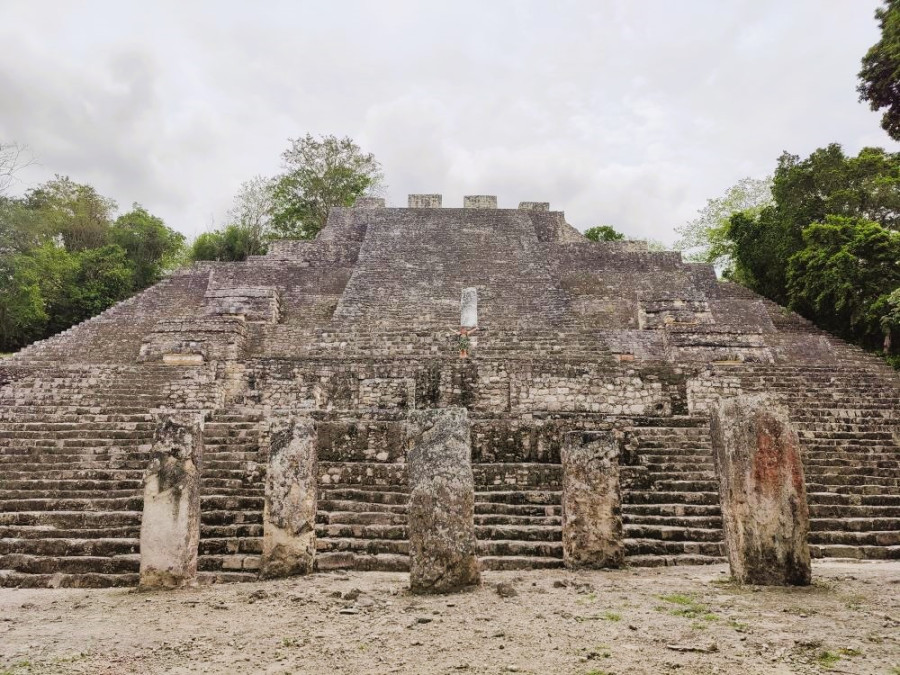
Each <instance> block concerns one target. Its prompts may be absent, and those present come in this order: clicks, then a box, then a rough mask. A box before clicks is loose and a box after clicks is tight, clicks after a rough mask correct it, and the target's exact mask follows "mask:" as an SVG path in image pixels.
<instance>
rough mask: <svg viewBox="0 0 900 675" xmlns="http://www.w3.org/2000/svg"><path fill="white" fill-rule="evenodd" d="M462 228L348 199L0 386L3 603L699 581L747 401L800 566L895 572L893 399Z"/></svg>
mask: <svg viewBox="0 0 900 675" xmlns="http://www.w3.org/2000/svg"><path fill="white" fill-rule="evenodd" d="M464 203H465V208H443V207H442V198H441V195H433V194H428V195H410V198H409V208H387V207H385V206H384V202H383V200H379V199H373V198H367V199H361V200H359V201H358V203H357V204H356V206H355V207H354V208H335V209H332V211H331V213H330V215H329V218H328V223H327V225H326V227H325V228H324V229H323V230H322V232H321V233H320V234H319V236H318V238H316V239H315V240H313V241H288V240H284V241H276V242H272V244H271V245H270V247H269V251H268V253H267V254H266V255H264V256H253V257H251V258H250V259H248V260H247V261H245V262H240V263H197V264H194V265H193V266H191V267H189V268H186V269H182V270H179V271H177V272H175V273H174V274H172V275H171V276H170V277H168V278H167V279H165V280H164V281H162V282H161V283H159V284H157V285H156V286H153V287H151V288H149V289H147V290H146V291H144V292H143V293H141V294H139V295H137V296H135V297H133V298H131V299H129V300H127V301H125V302H123V303H120V304H118V305H116V306H115V307H112V308H111V309H109V310H108V311H106V312H104V313H103V314H101V315H99V316H97V317H95V318H93V319H91V320H89V321H86V322H84V323H82V324H80V325H78V326H75V327H73V328H71V329H69V330H67V331H65V332H64V333H62V334H60V335H57V336H55V337H52V338H50V339H48V340H45V341H43V342H39V343H36V344H34V345H32V346H30V347H28V348H26V349H24V350H22V351H21V352H19V353H18V354H16V355H14V356H12V357H10V358H7V359H4V360H3V361H2V362H0V462H2V470H0V585H4V586H53V587H57V586H79V587H88V586H119V585H121V586H128V585H137V584H138V583H141V584H144V585H181V584H183V583H193V582H196V581H198V582H201V583H211V582H225V581H244V580H253V579H257V578H259V577H260V575H263V576H279V575H283V574H296V573H305V572H308V571H312V570H333V569H341V568H352V569H357V570H400V571H407V570H410V569H411V568H412V569H413V570H414V578H413V584H414V585H416V586H418V587H419V588H420V589H421V590H423V591H424V592H428V590H429V589H431V588H435V589H436V590H438V591H440V590H445V588H444V587H445V586H446V587H447V588H451V587H452V588H455V587H459V586H464V585H466V584H471V583H477V580H478V578H479V575H480V572H481V571H482V570H496V569H522V568H547V567H561V566H563V565H570V566H573V567H584V566H586V567H596V566H606V565H609V564H614V565H617V564H622V562H623V561H624V563H625V564H629V565H633V566H654V565H680V564H700V563H712V562H723V561H724V560H725V554H726V552H725V548H724V547H725V537H724V534H723V522H722V513H721V512H720V506H719V505H720V484H719V480H718V478H717V474H716V463H715V460H714V448H713V439H712V437H711V427H710V421H711V412H710V411H711V410H712V409H713V407H714V406H719V403H720V401H722V400H723V399H728V400H732V401H733V400H734V399H737V400H738V401H740V400H741V398H742V397H747V396H750V397H752V396H754V395H757V394H765V395H766V397H767V400H771V401H772V405H773V406H774V405H777V406H778V409H779V410H781V411H785V412H784V419H783V420H782V418H781V417H779V418H778V420H782V421H781V422H779V424H782V422H783V424H785V425H786V424H788V423H789V424H790V429H791V430H792V431H791V432H790V433H791V434H795V436H794V435H790V436H784V434H787V432H784V434H782V436H784V437H785V438H787V440H784V441H782V440H778V443H779V445H778V448H782V446H784V447H787V448H788V449H789V450H790V453H788V454H787V455H785V453H784V452H782V451H781V450H779V453H780V454H779V453H775V454H773V453H771V452H770V453H769V454H768V455H765V456H766V457H775V456H782V455H785V456H788V455H789V456H790V457H791V458H792V461H800V462H802V471H799V470H795V471H794V472H793V474H791V475H793V476H800V480H801V481H804V483H803V484H801V485H799V486H798V485H794V488H798V487H799V488H802V487H805V499H806V502H807V503H808V550H809V554H810V555H811V556H812V558H821V557H838V558H866V559H888V558H891V559H898V558H900V378H898V375H897V373H896V372H894V371H892V370H891V369H890V368H888V367H887V366H886V365H885V364H884V363H882V362H881V361H879V360H878V359H876V358H874V357H872V356H870V355H867V354H866V353H864V352H863V351H861V350H860V349H858V348H856V347H853V346H850V345H848V344H846V343H844V342H842V341H841V340H839V339H837V338H835V337H833V336H831V335H828V334H826V333H824V332H822V331H820V330H818V329H816V328H815V327H814V326H812V325H811V324H810V323H809V322H807V321H806V320H804V319H802V318H801V317H799V316H797V315H796V314H793V313H791V312H789V311H787V310H785V309H784V308H782V307H779V306H777V305H775V304H773V303H771V302H768V301H766V300H765V299H763V298H761V297H759V296H757V295H755V294H754V293H752V292H750V291H748V290H746V289H745V288H742V287H741V286H738V285H735V284H732V283H724V282H720V281H718V280H717V279H716V275H715V273H714V270H713V268H712V267H711V266H709V265H702V264H690V263H685V262H684V261H682V259H681V255H680V254H679V253H674V252H651V251H649V250H647V247H646V245H645V244H641V243H639V242H627V241H625V242H599V243H598V242H591V241H588V240H586V239H585V238H584V237H583V236H582V235H581V234H580V233H579V232H578V231H577V230H575V229H574V228H573V227H571V226H570V225H568V224H567V223H566V220H565V217H564V215H563V213H562V212H560V211H552V210H550V207H549V205H548V204H547V203H545V202H523V203H522V204H521V205H519V207H518V208H512V209H509V208H497V199H496V197H493V196H487V195H476V196H471V197H466V198H465V202H464ZM464 291H465V293H464ZM461 327H465V328H466V329H467V331H463V332H460V329H461ZM476 327H477V330H473V331H471V332H469V331H468V329H470V328H476ZM463 338H465V340H468V342H467V343H466V345H467V353H466V354H465V355H463V354H461V351H462V342H463V341H464V340H463ZM460 356H465V358H460ZM738 406H739V407H740V404H738ZM730 409H731V408H729V407H728V406H721V407H718V408H716V410H717V412H716V415H718V416H719V417H718V418H717V419H720V418H722V416H723V415H724V416H725V418H727V416H728V414H729V413H728V412H727V411H728V410H730ZM441 411H443V412H441ZM722 419H724V418H722ZM722 419H720V426H719V427H717V428H723V427H722V425H723V424H724V425H725V427H724V428H727V426H728V422H727V419H726V420H725V421H722ZM780 428H781V427H779V429H780ZM723 433H724V432H723ZM779 433H782V432H781V431H779ZM782 436H778V438H779V439H781V437H782ZM723 438H725V437H724V436H723ZM726 441H727V439H726ZM726 441H723V443H726ZM727 442H729V443H732V445H735V444H736V443H737V441H734V442H732V441H727ZM179 444H181V445H179ZM442 444H445V445H442ZM796 444H799V449H798V448H797V447H796ZM726 445H727V444H726ZM443 447H446V448H447V452H446V453H442V450H441V448H443ZM723 447H725V446H723ZM729 447H730V446H729ZM726 449H727V448H726ZM723 452H724V451H723ZM728 452H731V454H727V453H726V454H722V457H723V458H724V459H721V460H720V461H721V462H725V463H726V464H727V463H728V462H738V461H741V462H746V461H755V460H752V457H754V456H756V455H752V453H751V455H750V456H751V460H745V459H741V457H744V456H745V455H746V452H745V455H741V456H740V457H738V459H734V460H733V459H732V457H737V455H735V454H734V453H735V452H737V451H731V450H728ZM748 452H749V451H748ZM798 458H799V459H798ZM408 460H409V461H408ZM766 461H768V460H766ZM598 462H599V463H598ZM729 466H730V465H729ZM736 466H737V468H736V469H733V470H732V473H733V474H734V476H737V477H738V478H734V479H733V481H737V480H738V479H739V478H740V476H744V475H745V473H746V472H745V473H739V470H740V471H743V470H744V468H745V464H741V465H736ZM741 467H744V468H741ZM726 468H727V467H726ZM789 468H790V467H789ZM795 468H796V467H795ZM729 470H731V469H729ZM783 475H785V474H784V467H776V468H774V469H773V473H772V476H774V477H775V478H772V480H771V481H770V483H771V484H774V481H776V479H777V480H782V478H780V477H781V476H783ZM770 483H763V485H767V484H770ZM729 485H732V484H731V483H730V484H729ZM779 485H780V483H779ZM729 489H731V488H729ZM734 489H735V490H736V489H737V488H734ZM567 491H568V492H567ZM795 492H796V493H797V494H800V493H802V492H803V490H795ZM728 494H731V492H729V493H728ZM735 494H737V493H735ZM791 494H794V493H791ZM738 498H739V497H738ZM791 498H792V499H793V497H791ZM785 499H787V498H785ZM782 501H784V500H782ZM431 504H435V505H437V506H438V507H439V509H435V510H433V511H432V510H430V508H431V507H430V506H429V505H431ZM738 514H739V516H740V514H744V515H746V511H743V512H738ZM739 516H735V517H736V518H737V517H739ZM167 519H168V520H167ZM142 521H143V527H142ZM736 522H737V521H736ZM804 523H805V521H804ZM736 527H737V526H736ZM742 527H745V526H744V525H742ZM437 528H446V529H442V530H441V533H437V531H436V529H437ZM736 531H737V530H736ZM740 531H744V530H740ZM752 531H753V533H754V534H753V536H761V537H764V536H765V532H769V531H773V528H772V527H769V528H768V529H766V528H764V527H760V528H757V529H754V530H752ZM797 531H799V530H797ZM448 533H449V534H448ZM759 533H763V534H759ZM802 534H803V538H804V539H806V538H807V534H806V530H805V529H804V530H803V531H802ZM142 545H143V546H144V547H145V550H144V551H143V553H144V560H143V561H142V555H141V553H142V551H141V547H142ZM442 551H443V552H442ZM411 555H413V556H419V557H416V558H415V560H414V563H413V564H412V565H411V562H410V561H411ZM448 575H449V576H448Z"/></svg>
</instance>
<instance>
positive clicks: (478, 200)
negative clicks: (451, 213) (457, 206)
mask: <svg viewBox="0 0 900 675" xmlns="http://www.w3.org/2000/svg"><path fill="white" fill-rule="evenodd" d="M463 208H464V209H496V208H497V196H496V195H466V196H465V197H463Z"/></svg>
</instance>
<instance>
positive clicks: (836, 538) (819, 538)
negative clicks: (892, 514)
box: [809, 522, 900, 547]
mask: <svg viewBox="0 0 900 675" xmlns="http://www.w3.org/2000/svg"><path fill="white" fill-rule="evenodd" d="M891 524H892V525H896V522H894V523H891ZM809 543H810V544H821V545H823V546H824V545H828V544H847V545H851V546H864V545H869V546H888V547H890V546H898V547H900V530H898V529H894V530H883V531H879V530H871V531H865V532H860V531H834V530H826V531H822V530H819V529H813V528H812V527H810V533H809Z"/></svg>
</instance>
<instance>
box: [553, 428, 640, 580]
mask: <svg viewBox="0 0 900 675" xmlns="http://www.w3.org/2000/svg"><path fill="white" fill-rule="evenodd" d="M560 459H561V461H562V470H563V479H562V480H563V485H562V488H563V496H562V502H563V503H562V506H563V518H562V534H563V560H564V562H565V565H566V567H569V568H579V567H588V568H595V569H596V568H601V567H619V566H620V565H622V563H623V561H624V558H625V545H624V539H623V530H622V507H621V494H620V487H619V444H618V441H617V440H616V438H615V434H614V433H613V432H612V431H574V432H569V433H567V434H565V436H564V437H563V443H562V447H561V448H560Z"/></svg>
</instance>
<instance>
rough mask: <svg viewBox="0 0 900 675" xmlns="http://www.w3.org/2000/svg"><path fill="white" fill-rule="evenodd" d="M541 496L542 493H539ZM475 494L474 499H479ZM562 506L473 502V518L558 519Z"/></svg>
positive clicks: (553, 504)
mask: <svg viewBox="0 0 900 675" xmlns="http://www.w3.org/2000/svg"><path fill="white" fill-rule="evenodd" d="M541 494H543V493H541ZM479 496H480V495H479V494H478V493H476V494H475V498H476V499H478V498H479ZM561 516H562V506H560V505H559V504H555V503H533V504H507V503H504V502H496V501H492V502H478V501H476V502H475V517H476V519H477V518H482V517H485V518H486V517H515V518H548V517H552V518H560V517H561Z"/></svg>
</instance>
